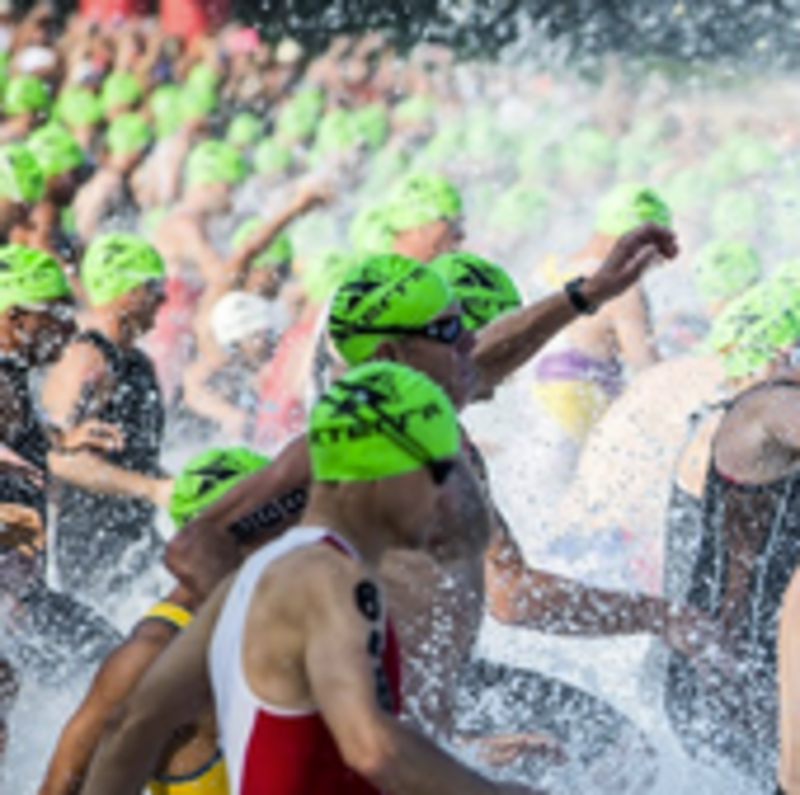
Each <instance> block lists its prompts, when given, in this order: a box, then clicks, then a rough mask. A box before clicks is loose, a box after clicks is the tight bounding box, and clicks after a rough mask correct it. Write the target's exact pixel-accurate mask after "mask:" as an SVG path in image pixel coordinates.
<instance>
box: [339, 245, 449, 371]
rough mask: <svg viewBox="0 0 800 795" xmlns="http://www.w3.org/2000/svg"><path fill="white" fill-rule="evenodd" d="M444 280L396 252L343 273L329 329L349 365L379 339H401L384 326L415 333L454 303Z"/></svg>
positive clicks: (373, 347)
mask: <svg viewBox="0 0 800 795" xmlns="http://www.w3.org/2000/svg"><path fill="white" fill-rule="evenodd" d="M453 300H454V299H453V294H452V292H451V290H450V288H449V287H448V286H447V283H446V282H445V281H444V279H442V277H441V276H440V275H439V274H438V273H436V272H435V271H433V270H431V269H430V268H428V267H426V266H425V265H423V264H422V263H421V262H418V261H417V260H414V259H410V258H409V257H402V256H400V255H399V254H383V255H378V256H374V257H369V258H367V259H366V260H364V261H363V262H362V263H361V264H360V265H359V266H358V267H356V268H354V269H353V270H352V271H350V272H349V273H348V274H347V277H346V278H345V279H344V281H343V282H342V284H341V286H340V287H339V289H338V290H337V291H336V295H335V296H334V297H333V302H332V304H331V311H330V316H329V318H328V330H329V332H330V335H331V339H332V340H333V343H334V345H335V346H336V350H338V351H339V354H340V355H341V357H342V358H343V359H344V360H345V361H346V362H347V363H348V364H349V365H354V364H359V363H360V362H363V361H366V360H367V359H369V357H370V356H372V355H373V354H374V353H375V350H376V349H377V347H378V346H379V345H380V343H381V341H383V340H385V339H391V338H394V337H398V336H402V334H397V333H386V332H382V331H381V329H382V328H385V327H398V326H399V327H405V328H410V329H417V328H420V327H422V326H424V325H425V324H426V323H429V322H430V321H431V320H433V318H435V317H436V315H438V314H439V313H440V312H441V311H442V310H444V309H445V308H446V307H448V306H449V305H450V304H451V303H453Z"/></svg>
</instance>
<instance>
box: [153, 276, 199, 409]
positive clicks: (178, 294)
mask: <svg viewBox="0 0 800 795" xmlns="http://www.w3.org/2000/svg"><path fill="white" fill-rule="evenodd" d="M164 289H165V292H166V296H167V298H166V301H165V302H164V303H163V304H162V305H161V308H160V309H159V310H158V315H157V316H156V325H155V328H154V329H153V330H152V331H151V332H150V334H149V335H148V336H147V342H146V348H147V352H148V353H149V354H150V356H151V358H152V359H153V364H154V365H155V368H156V374H157V375H158V381H159V384H160V385H161V391H162V394H163V396H164V400H165V402H167V403H170V402H171V401H172V399H173V398H174V397H175V394H176V392H177V390H178V388H179V387H180V386H181V377H182V375H183V371H184V369H185V367H186V365H187V364H188V363H189V360H190V358H191V356H192V344H193V341H194V329H193V327H192V323H193V320H194V315H195V310H196V307H197V302H198V301H199V300H200V296H201V295H202V294H203V288H202V287H198V286H196V285H193V284H191V283H190V282H188V281H187V280H185V279H180V278H170V279H167V282H166V285H165V288H164Z"/></svg>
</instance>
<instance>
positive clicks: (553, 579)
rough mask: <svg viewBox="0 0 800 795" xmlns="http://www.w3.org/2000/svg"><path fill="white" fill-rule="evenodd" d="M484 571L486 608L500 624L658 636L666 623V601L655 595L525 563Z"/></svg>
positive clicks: (569, 632)
mask: <svg viewBox="0 0 800 795" xmlns="http://www.w3.org/2000/svg"><path fill="white" fill-rule="evenodd" d="M488 574H489V576H488V581H487V585H488V589H487V591H488V598H489V611H490V612H491V614H492V616H493V617H494V618H495V619H496V620H498V621H500V622H502V623H505V624H510V625H513V626H518V627H525V628H527V629H536V630H539V631H542V632H549V633H551V634H557V635H581V636H584V637H604V636H608V635H637V634H655V635H659V636H661V635H662V634H663V633H664V632H665V631H666V629H667V626H668V605H667V603H665V602H664V601H663V600H661V599H658V598H656V597H651V596H646V595H643V594H628V593H622V592H617V591H607V590H603V589H600V588H592V587H590V586H587V585H583V584H582V583H579V582H576V581H574V580H569V579H567V578H564V577H559V576H557V575H554V574H550V573H549V572H542V571H537V570H535V569H528V568H527V567H526V568H525V569H523V570H519V569H516V570H515V568H512V567H500V568H495V569H494V570H492V569H490V571H489V572H488Z"/></svg>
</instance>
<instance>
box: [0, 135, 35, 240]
mask: <svg viewBox="0 0 800 795" xmlns="http://www.w3.org/2000/svg"><path fill="white" fill-rule="evenodd" d="M43 195H44V174H42V169H41V167H40V166H39V164H38V162H37V161H36V158H35V157H34V156H33V154H31V152H30V150H29V149H28V148H27V147H25V146H23V145H22V144H7V145H6V146H2V147H0V245H3V246H5V245H7V244H8V243H10V242H11V237H12V236H13V234H14V229H15V227H18V226H23V227H25V228H26V229H27V228H28V227H29V225H30V213H31V210H32V208H33V206H34V205H35V204H36V203H37V202H39V201H41V199H42V196H43Z"/></svg>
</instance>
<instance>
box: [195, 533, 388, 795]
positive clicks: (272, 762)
mask: <svg viewBox="0 0 800 795" xmlns="http://www.w3.org/2000/svg"><path fill="white" fill-rule="evenodd" d="M313 547H324V548H323V549H312V548H313ZM331 549H333V550H335V551H336V555H337V556H338V555H341V556H344V557H346V558H351V559H353V560H354V561H355V562H356V565H357V566H359V567H360V564H359V563H358V562H357V554H356V553H355V551H354V550H353V549H352V547H351V546H350V545H349V544H347V543H346V542H345V541H343V540H342V539H340V538H339V537H338V536H335V535H334V534H332V533H329V532H328V531H326V530H324V529H322V528H308V527H299V528H296V529H294V530H292V531H290V532H289V533H287V534H286V535H284V536H283V537H282V538H280V539H279V540H277V541H275V542H273V543H272V544H269V545H267V546H266V547H264V548H263V549H261V550H260V551H259V552H257V553H256V554H255V555H254V556H253V557H252V558H251V559H250V560H249V561H248V562H247V563H246V564H245V566H244V567H243V568H242V571H241V572H240V574H239V575H238V577H237V578H236V581H235V582H234V584H233V587H232V588H231V591H230V593H229V595H228V599H227V601H226V604H225V607H224V608H223V610H222V613H221V615H220V618H219V622H218V624H217V627H216V630H215V633H214V637H213V640H212V644H211V649H210V667H211V678H212V683H213V687H214V695H215V699H216V706H217V714H218V716H219V721H220V733H221V741H222V747H223V751H224V753H225V758H226V762H227V765H228V771H229V776H230V782H231V791H232V793H234V794H235V795H251V793H252V795H255V793H262V792H270V793H274V794H275V795H315V794H317V793H318V794H319V795H322V793H325V795H345V794H346V795H351V794H352V795H362V794H363V795H368V793H375V792H377V790H376V789H375V788H374V787H372V786H371V785H370V784H368V783H366V782H365V781H364V780H363V779H361V778H360V777H359V776H357V775H356V774H355V773H354V772H353V771H352V770H350V769H349V768H348V767H347V765H346V764H345V762H344V761H343V759H342V756H341V754H340V752H339V749H338V748H337V745H336V742H335V740H334V737H333V735H332V733H331V731H330V730H329V729H328V727H327V726H326V724H325V721H324V720H323V717H322V715H321V713H320V711H319V707H318V705H317V704H316V703H314V699H313V695H312V693H311V689H310V686H309V683H308V680H307V676H306V674H305V672H304V666H305V657H306V654H307V649H306V641H307V637H306V635H305V631H304V627H303V624H304V623H305V621H304V616H305V613H306V610H307V609H308V605H307V603H306V600H305V598H304V596H305V594H304V592H305V587H304V585H303V584H302V580H303V578H304V577H308V576H312V575H313V571H309V569H308V566H309V564H310V565H311V566H313V565H314V564H313V563H310V556H313V557H318V556H319V555H324V556H329V555H330V550H331ZM267 569H269V573H266V572H267ZM372 587H373V588H374V586H372ZM359 600H360V601H359ZM356 603H357V604H356V606H357V607H358V609H359V611H361V612H362V613H365V614H368V616H371V617H372V618H373V619H375V620H379V621H380V620H382V623H384V624H385V622H386V620H385V617H383V615H382V611H381V610H380V599H379V597H378V595H377V589H376V590H375V595H374V598H373V600H372V601H370V600H369V599H368V598H367V595H363V596H359V594H358V593H357V594H356ZM373 610H374V611H375V613H374V615H373V614H372V612H371V611H373ZM264 626H269V628H270V632H269V642H268V643H267V642H265V640H264V637H263V634H264V633H263V632H261V631H260V630H261V628H263V627H264ZM369 642H370V644H371V648H370V649H369V653H370V655H371V656H374V657H376V659H377V660H379V661H380V663H381V665H380V670H382V671H383V672H384V677H385V678H384V679H383V680H381V681H383V683H384V687H385V688H387V689H386V692H384V693H381V692H380V685H379V693H378V695H379V698H384V699H388V702H387V708H388V709H389V710H390V711H392V712H396V711H397V709H398V708H399V702H400V666H399V650H398V646H397V643H396V640H395V637H394V634H393V632H392V631H391V630H390V629H388V628H387V631H386V632H385V633H380V634H379V635H376V639H375V640H374V641H373V639H372V638H370V641H369Z"/></svg>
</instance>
